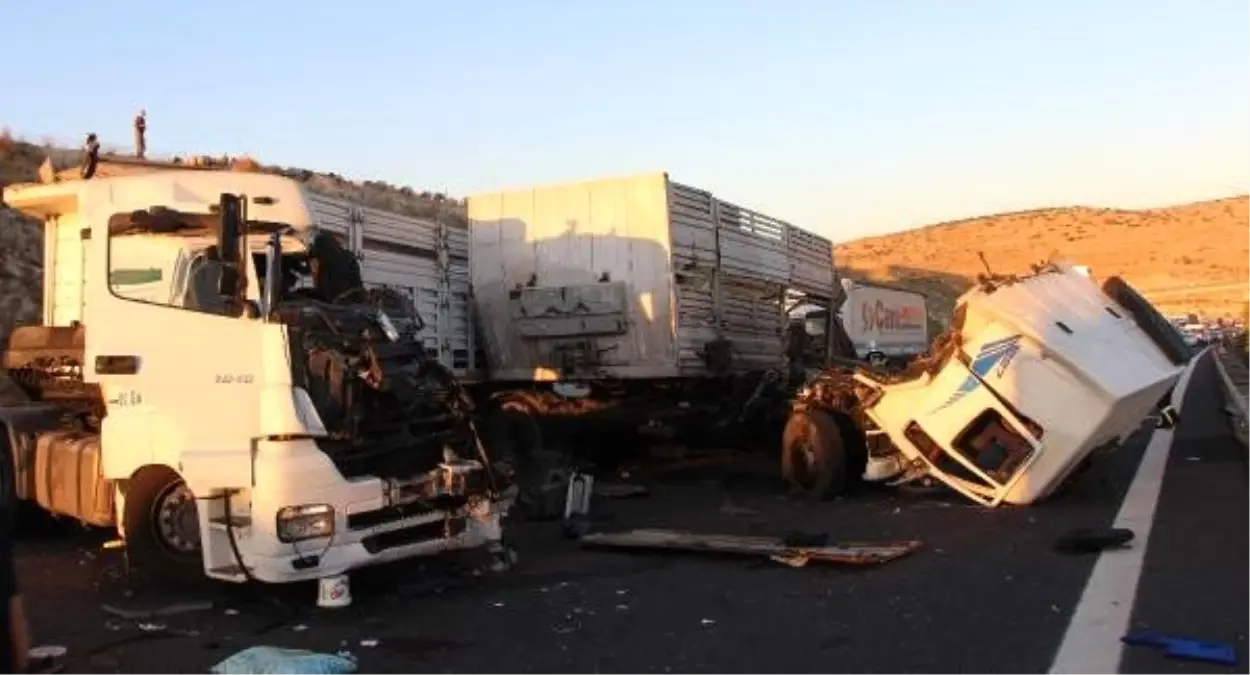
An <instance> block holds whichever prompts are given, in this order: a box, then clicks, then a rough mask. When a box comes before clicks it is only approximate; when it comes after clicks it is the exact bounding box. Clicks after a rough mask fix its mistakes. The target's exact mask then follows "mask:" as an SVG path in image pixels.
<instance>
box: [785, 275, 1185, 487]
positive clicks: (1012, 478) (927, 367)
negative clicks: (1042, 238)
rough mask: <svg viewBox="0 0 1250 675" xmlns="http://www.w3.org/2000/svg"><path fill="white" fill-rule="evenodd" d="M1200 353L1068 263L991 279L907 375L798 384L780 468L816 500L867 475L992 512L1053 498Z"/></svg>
mask: <svg viewBox="0 0 1250 675" xmlns="http://www.w3.org/2000/svg"><path fill="white" fill-rule="evenodd" d="M1190 356H1191V353H1190V351H1189V350H1188V349H1187V348H1186V347H1185V345H1184V344H1183V343H1182V342H1181V341H1180V338H1179V336H1177V335H1176V332H1175V331H1173V330H1170V328H1169V327H1168V325H1167V321H1166V319H1164V318H1163V317H1162V316H1161V315H1160V314H1159V313H1158V311H1156V310H1155V309H1154V307H1153V306H1151V305H1150V304H1149V303H1148V302H1147V301H1146V300H1145V299H1143V298H1142V297H1141V295H1139V294H1138V293H1137V292H1136V291H1134V290H1133V289H1132V288H1131V287H1130V286H1129V285H1128V284H1127V283H1125V282H1124V281H1123V280H1122V279H1120V278H1118V277H1111V278H1109V279H1107V280H1106V281H1105V282H1104V283H1103V284H1102V285H1101V286H1099V285H1097V284H1096V283H1095V282H1094V281H1093V280H1092V279H1091V278H1090V276H1089V275H1088V274H1087V273H1085V272H1081V271H1079V270H1077V269H1074V268H1072V267H1070V266H1067V265H1065V264H1062V263H1046V264H1042V265H1037V266H1035V268H1034V269H1033V271H1032V273H1031V274H1029V275H1025V276H1019V277H1017V276H1009V277H988V278H983V279H982V280H981V282H980V284H979V285H978V286H977V287H975V288H973V289H972V290H970V291H968V292H967V293H966V294H965V295H964V296H963V297H961V298H960V299H959V300H958V302H957V304H956V308H955V314H954V321H953V325H952V327H951V328H950V330H949V331H948V332H946V333H944V334H943V335H941V336H939V337H938V338H937V339H936V340H935V341H934V342H933V345H932V347H931V348H930V350H929V352H927V353H926V354H924V355H922V356H921V357H918V358H916V359H914V360H913V361H911V362H910V363H909V364H908V366H907V368H906V369H905V370H904V371H902V372H895V371H885V370H878V369H875V368H871V367H865V366H862V365H856V364H853V363H847V364H845V365H838V366H834V367H831V368H828V369H826V370H824V371H823V372H821V373H819V374H818V375H816V376H815V377H813V378H812V379H810V380H809V381H808V382H807V383H806V384H805V386H804V387H803V388H802V389H801V390H800V392H799V394H798V396H797V397H796V399H795V402H794V406H793V410H792V412H791V414H790V419H789V421H788V422H787V425H786V430H785V433H784V438H783V448H782V455H783V462H782V468H783V471H784V473H785V475H786V477H787V479H788V480H789V481H790V482H791V484H792V485H793V486H794V487H795V488H796V489H798V490H800V491H802V492H804V493H806V494H808V495H810V496H812V497H818V498H820V497H827V496H830V495H832V494H836V493H838V492H840V491H841V490H843V489H844V488H846V486H847V485H848V484H849V483H850V482H852V481H854V480H858V479H861V478H862V479H865V480H871V481H882V482H889V483H891V484H894V485H902V484H906V483H914V482H919V481H933V482H936V483H938V484H944V485H946V486H948V487H949V488H951V489H953V490H954V491H956V492H958V493H960V494H962V495H964V496H966V497H968V498H969V499H972V500H974V501H976V502H978V503H980V504H983V505H985V506H997V505H998V504H1001V503H1009V504H1031V503H1033V502H1036V501H1038V500H1040V499H1044V498H1045V497H1047V496H1049V495H1051V494H1053V493H1054V492H1055V491H1056V490H1057V489H1058V488H1059V486H1060V485H1061V484H1062V483H1063V482H1064V481H1065V480H1066V479H1067V478H1068V477H1069V476H1071V475H1072V474H1073V473H1074V472H1075V471H1077V470H1079V469H1080V467H1082V466H1084V465H1085V464H1086V463H1087V462H1088V461H1089V460H1090V458H1091V456H1092V455H1094V454H1095V453H1097V452H1099V451H1102V450H1107V449H1110V448H1114V447H1116V446H1118V445H1119V444H1120V443H1121V442H1123V441H1124V440H1125V438H1127V437H1128V435H1129V434H1131V433H1133V432H1134V431H1136V430H1137V429H1138V428H1139V427H1140V426H1141V424H1142V422H1143V421H1144V420H1145V419H1146V418H1147V417H1148V416H1149V415H1150V414H1152V413H1153V412H1155V411H1156V410H1158V411H1160V412H1161V415H1162V419H1163V420H1164V421H1165V423H1173V422H1174V421H1175V410H1174V409H1173V408H1172V407H1171V404H1170V400H1169V399H1170V394H1171V389H1172V387H1173V386H1174V384H1175V383H1176V381H1177V379H1178V378H1179V377H1180V375H1181V372H1182V371H1183V369H1184V366H1185V364H1186V362H1187V361H1188V359H1189V358H1190Z"/></svg>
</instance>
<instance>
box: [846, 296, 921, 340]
mask: <svg viewBox="0 0 1250 675" xmlns="http://www.w3.org/2000/svg"><path fill="white" fill-rule="evenodd" d="M860 316H861V317H862V318H863V324H864V330H865V331H880V332H882V333H893V332H897V331H905V330H917V329H920V328H923V327H924V307H918V306H916V305H902V306H900V307H887V306H886V304H885V303H884V302H882V301H880V300H876V301H872V300H869V301H866V302H864V303H862V304H861V305H860Z"/></svg>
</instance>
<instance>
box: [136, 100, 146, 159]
mask: <svg viewBox="0 0 1250 675" xmlns="http://www.w3.org/2000/svg"><path fill="white" fill-rule="evenodd" d="M147 131H148V111H146V110H140V111H139V114H138V115H135V157H138V158H139V159H144V158H145V157H146V156H147V154H148V142H147V138H146V137H145V134H147Z"/></svg>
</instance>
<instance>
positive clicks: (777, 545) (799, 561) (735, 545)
mask: <svg viewBox="0 0 1250 675" xmlns="http://www.w3.org/2000/svg"><path fill="white" fill-rule="evenodd" d="M804 536H806V537H810V536H811V535H804ZM791 538H796V537H795V535H790V536H789V537H787V538H785V539H778V538H774V537H738V536H731V535H718V534H697V533H693V532H678V531H673V530H630V531H627V532H614V533H595V534H588V535H586V536H584V537H582V545H583V546H587V547H599V548H626V549H630V548H632V549H643V550H676V551H692V552H701V553H725V554H737V555H750V556H764V557H765V558H773V557H774V556H776V557H778V558H781V559H783V560H784V561H785V564H787V565H791V566H794V567H802V566H804V565H806V564H807V563H808V562H812V561H815V562H827V563H849V564H854V565H873V564H880V563H885V562H889V561H891V560H894V559H895V558H900V557H902V556H905V555H907V554H909V553H911V552H913V551H915V550H916V549H918V548H920V545H921V544H920V542H919V541H898V542H883V543H858V542H856V543H843V544H836V545H833V546H825V545H823V539H821V543H820V544H816V545H809V544H788V543H787V539H791Z"/></svg>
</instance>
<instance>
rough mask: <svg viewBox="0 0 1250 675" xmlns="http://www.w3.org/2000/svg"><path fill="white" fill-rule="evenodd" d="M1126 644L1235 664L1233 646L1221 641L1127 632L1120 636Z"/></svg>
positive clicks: (1182, 656) (1191, 659)
mask: <svg viewBox="0 0 1250 675" xmlns="http://www.w3.org/2000/svg"><path fill="white" fill-rule="evenodd" d="M1120 641H1121V642H1123V643H1124V644H1126V645H1135V646H1141V647H1156V648H1162V649H1163V654H1164V656H1170V657H1172V658H1176V659H1188V660H1190V661H1207V662H1209V663H1219V664H1223V665H1226V666H1235V665H1237V652H1236V651H1235V650H1233V646H1232V645H1230V644H1226V643H1221V642H1202V641H1200V640H1190V639H1189V638H1181V637H1175V636H1171V635H1164V634H1162V633H1146V632H1141V633H1129V634H1128V635H1125V636H1124V637H1122V638H1120Z"/></svg>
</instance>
